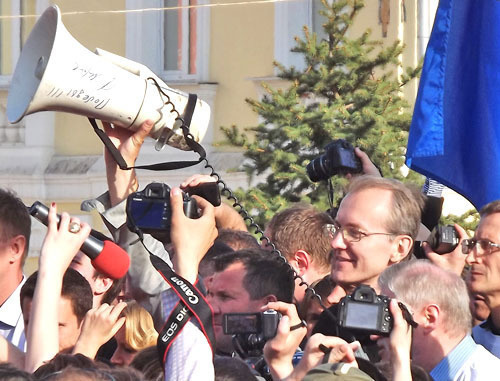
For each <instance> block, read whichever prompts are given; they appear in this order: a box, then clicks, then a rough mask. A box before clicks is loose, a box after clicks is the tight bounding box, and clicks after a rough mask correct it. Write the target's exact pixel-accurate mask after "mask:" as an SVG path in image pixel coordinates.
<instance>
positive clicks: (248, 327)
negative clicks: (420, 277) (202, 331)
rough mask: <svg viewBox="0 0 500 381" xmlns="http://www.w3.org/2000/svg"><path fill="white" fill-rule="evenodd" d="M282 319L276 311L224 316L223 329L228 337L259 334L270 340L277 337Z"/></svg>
mask: <svg viewBox="0 0 500 381" xmlns="http://www.w3.org/2000/svg"><path fill="white" fill-rule="evenodd" d="M280 318H281V314H280V313H279V312H277V311H275V310H267V311H264V312H255V313H232V314H224V316H223V319H224V320H223V329H224V333H225V334H226V335H240V334H258V335H260V336H261V337H262V339H264V340H269V339H272V338H273V337H274V336H276V330H277V329H278V323H279V321H280Z"/></svg>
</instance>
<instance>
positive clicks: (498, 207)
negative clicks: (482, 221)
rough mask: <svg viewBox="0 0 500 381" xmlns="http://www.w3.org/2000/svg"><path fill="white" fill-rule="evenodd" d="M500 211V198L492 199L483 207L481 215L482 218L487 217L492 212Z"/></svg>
mask: <svg viewBox="0 0 500 381" xmlns="http://www.w3.org/2000/svg"><path fill="white" fill-rule="evenodd" d="M494 213H500V200H495V201H492V202H490V203H488V204H486V205H485V206H483V207H482V208H481V210H480V211H479V215H480V216H481V218H483V217H487V216H489V215H490V214H494Z"/></svg>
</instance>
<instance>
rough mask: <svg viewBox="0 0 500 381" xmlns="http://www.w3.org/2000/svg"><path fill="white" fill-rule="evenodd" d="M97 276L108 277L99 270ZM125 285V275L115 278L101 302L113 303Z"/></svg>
mask: <svg viewBox="0 0 500 381" xmlns="http://www.w3.org/2000/svg"><path fill="white" fill-rule="evenodd" d="M96 276H102V277H104V278H106V275H102V274H101V273H99V272H96ZM124 285H125V276H123V277H121V278H119V279H113V284H112V285H111V287H110V288H108V290H107V291H106V292H105V293H104V295H103V296H102V299H101V304H104V303H108V304H112V303H113V301H114V300H115V299H116V297H117V296H118V295H119V294H120V292H121V291H122V288H123V286H124Z"/></svg>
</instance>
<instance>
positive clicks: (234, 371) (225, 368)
mask: <svg viewBox="0 0 500 381" xmlns="http://www.w3.org/2000/svg"><path fill="white" fill-rule="evenodd" d="M214 370H215V381H252V380H256V379H257V378H256V377H255V376H254V375H253V374H252V371H251V370H250V368H249V367H248V365H247V364H246V363H245V362H244V361H243V360H240V359H239V358H237V357H227V356H215V358H214Z"/></svg>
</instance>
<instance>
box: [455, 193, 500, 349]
mask: <svg viewBox="0 0 500 381" xmlns="http://www.w3.org/2000/svg"><path fill="white" fill-rule="evenodd" d="M479 214H480V216H481V220H480V221H479V225H478V227H477V229H476V232H475V233H474V237H473V238H472V239H469V240H464V241H463V243H462V250H463V252H464V254H467V258H466V262H467V264H468V265H469V266H470V271H469V274H468V279H467V281H468V282H467V283H468V286H469V289H470V291H471V292H472V293H477V294H480V295H482V296H484V298H485V300H486V304H487V305H488V307H489V308H490V311H491V313H490V316H489V317H488V319H487V320H486V321H485V322H484V323H482V324H480V325H478V326H476V327H474V329H473V330H472V336H473V338H474V340H475V341H476V343H478V344H481V345H482V346H484V347H485V348H486V349H488V350H489V351H490V352H491V353H493V354H494V355H495V356H497V357H500V200H498V201H493V202H491V203H489V204H487V205H485V206H484V207H483V208H482V209H481V210H480V211H479Z"/></svg>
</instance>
